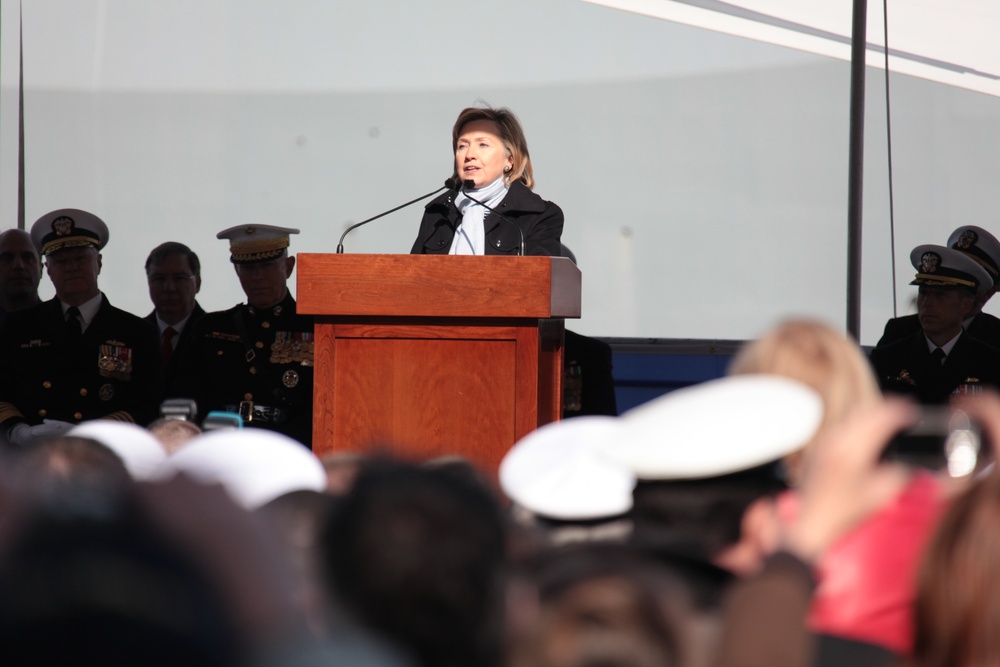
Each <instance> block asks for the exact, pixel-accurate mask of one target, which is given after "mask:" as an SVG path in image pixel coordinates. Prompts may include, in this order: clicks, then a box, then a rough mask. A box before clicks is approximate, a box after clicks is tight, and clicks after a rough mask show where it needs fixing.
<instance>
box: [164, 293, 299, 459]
mask: <svg viewBox="0 0 1000 667" xmlns="http://www.w3.org/2000/svg"><path fill="white" fill-rule="evenodd" d="M237 318H239V319H240V320H242V322H243V326H244V327H245V332H246V337H247V338H244V336H243V334H242V333H241V331H240V326H239V325H238V323H237V322H238V319H237ZM178 351H179V352H180V353H181V354H180V357H179V358H178V359H177V363H178V364H179V367H178V368H177V372H176V374H175V376H174V380H173V382H172V383H171V384H170V386H168V388H167V395H168V397H170V398H193V399H195V401H197V403H198V419H199V420H202V419H204V418H205V416H206V415H207V414H208V413H209V412H211V411H213V410H219V411H225V412H237V411H239V408H240V406H241V404H242V405H243V406H244V407H245V408H246V409H248V410H250V411H251V413H250V414H254V415H256V416H255V417H254V418H253V419H252V420H251V421H250V422H249V423H248V424H247V425H248V426H255V427H260V428H265V429H268V430H271V431H277V432H279V433H284V434H285V435H287V436H290V437H292V438H294V439H296V440H298V441H299V442H301V443H302V444H304V445H306V446H310V445H311V443H312V413H313V406H312V399H313V318H312V317H311V316H308V315H298V314H296V312H295V299H293V298H292V297H291V295H286V296H285V298H284V300H283V301H282V302H281V303H279V304H278V305H277V306H275V307H273V308H268V309H264V310H262V309H259V308H252V307H250V306H247V305H245V304H240V305H238V306H234V307H233V308H230V309H229V310H223V311H218V312H214V313H208V314H207V315H205V316H204V317H202V318H201V319H200V320H198V322H197V323H195V325H194V327H193V331H192V332H191V338H190V340H189V341H188V342H187V343H186V344H185V347H184V349H183V350H180V349H179V348H178ZM261 409H263V410H265V411H266V412H269V413H272V414H274V415H276V416H275V418H274V419H271V418H269V417H268V416H266V415H265V414H263V413H254V412H252V411H253V410H261Z"/></svg>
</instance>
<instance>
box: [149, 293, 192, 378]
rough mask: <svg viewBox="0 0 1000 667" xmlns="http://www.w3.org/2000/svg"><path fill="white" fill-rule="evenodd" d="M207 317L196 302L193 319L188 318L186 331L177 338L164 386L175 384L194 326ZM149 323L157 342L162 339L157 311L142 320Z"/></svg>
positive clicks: (185, 326)
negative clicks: (175, 377) (182, 356)
mask: <svg viewBox="0 0 1000 667" xmlns="http://www.w3.org/2000/svg"><path fill="white" fill-rule="evenodd" d="M204 316H205V309H204V308H202V307H201V305H200V304H199V303H198V302H197V301H195V302H194V310H192V311H191V317H189V318H188V321H187V324H185V325H184V330H183V331H181V335H180V336H179V337H178V338H177V345H175V346H174V354H173V356H172V357H171V358H170V365H169V366H168V367H167V369H166V374H165V377H164V384H165V385H166V386H168V387H169V386H170V385H171V384H173V380H174V376H175V375H176V374H177V368H178V366H179V365H180V358H181V354H182V353H183V351H184V348H185V346H187V345H188V343H189V342H190V341H191V332H192V331H194V326H195V325H196V324H197V323H198V320H200V319H201V318H202V317H204ZM142 319H144V320H146V321H147V322H149V323H150V324H151V325H152V326H153V333H155V334H156V337H157V340H160V339H162V336H161V335H160V325H159V324H157V322H156V311H155V310H154V311H153V312H151V313H150V314H149V315H146V317H144V318H142Z"/></svg>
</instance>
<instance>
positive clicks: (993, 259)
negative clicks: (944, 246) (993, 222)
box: [948, 225, 1000, 287]
mask: <svg viewBox="0 0 1000 667" xmlns="http://www.w3.org/2000/svg"><path fill="white" fill-rule="evenodd" d="M948 247H949V248H954V249H955V250H959V251H961V252H964V253H965V254H966V255H968V256H969V257H971V258H972V259H974V260H976V261H977V262H979V264H980V265H982V267H983V268H984V269H986V272H987V273H989V274H990V278H991V279H992V280H993V285H994V287H1000V284H998V283H1000V241H998V240H997V237H995V236H993V235H992V234H990V233H989V232H988V231H986V230H985V229H983V228H982V227H976V226H975V225H965V226H964V227H959V228H958V229H956V230H955V231H953V232H952V233H951V236H949V237H948Z"/></svg>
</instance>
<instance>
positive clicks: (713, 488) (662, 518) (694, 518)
mask: <svg viewBox="0 0 1000 667" xmlns="http://www.w3.org/2000/svg"><path fill="white" fill-rule="evenodd" d="M785 488H786V485H785V483H784V482H783V481H782V480H781V479H780V477H779V475H778V473H777V464H768V465H764V466H760V467H757V468H751V469H750V470H745V471H741V472H736V473H732V474H729V475H722V476H719V477H711V478H708V479H695V480H669V481H640V482H639V483H638V484H637V485H636V487H635V489H634V490H633V492H632V497H633V506H632V519H633V522H634V524H633V529H632V535H633V541H634V542H635V543H636V544H637V545H638V546H640V547H642V548H645V549H652V550H661V549H663V548H666V547H670V548H672V549H673V550H675V551H677V552H678V553H683V554H687V555H689V556H694V557H700V558H704V559H711V558H712V557H714V556H716V555H717V554H718V553H719V552H721V551H722V550H723V549H725V548H726V547H728V546H731V545H733V544H735V543H737V542H738V541H739V540H740V536H741V532H742V522H743V514H744V513H745V512H746V510H747V508H749V507H750V505H752V504H753V503H754V502H755V501H756V500H758V499H760V498H766V497H772V496H775V495H777V494H778V493H780V492H781V491H782V490H784V489H785Z"/></svg>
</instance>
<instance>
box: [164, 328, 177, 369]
mask: <svg viewBox="0 0 1000 667" xmlns="http://www.w3.org/2000/svg"><path fill="white" fill-rule="evenodd" d="M176 335H177V332H176V331H175V330H174V328H173V327H167V328H166V329H164V330H163V337H162V338H161V339H160V356H161V357H162V358H163V367H164V368H166V367H167V366H169V365H170V360H171V359H172V358H173V356H174V336H176Z"/></svg>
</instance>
